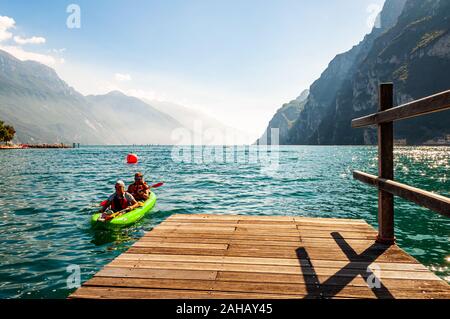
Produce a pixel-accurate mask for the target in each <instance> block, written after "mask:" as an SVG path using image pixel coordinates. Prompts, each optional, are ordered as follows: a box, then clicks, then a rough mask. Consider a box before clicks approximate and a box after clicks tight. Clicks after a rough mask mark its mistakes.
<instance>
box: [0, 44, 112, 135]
mask: <svg viewBox="0 0 450 319" xmlns="http://www.w3.org/2000/svg"><path fill="white" fill-rule="evenodd" d="M0 119H2V120H4V121H5V122H6V123H9V124H13V125H14V127H15V129H16V131H17V133H16V141H20V142H24V143H60V142H65V143H70V142H76V141H82V142H83V143H88V144H98V143H115V142H116V141H115V140H114V139H113V138H111V137H110V134H109V130H108V129H107V128H105V127H104V126H103V125H102V123H101V120H100V119H99V118H97V117H96V116H94V115H93V114H92V112H91V111H90V107H89V104H88V103H87V102H86V100H85V98H84V97H83V96H82V95H81V94H79V93H78V92H76V91H75V90H74V89H72V88H70V87H69V86H68V85H67V84H66V83H65V82H64V81H62V80H61V79H60V78H59V77H58V75H57V74H56V72H55V71H54V70H53V69H51V68H49V67H47V66H44V65H42V64H39V63H37V62H32V61H20V60H18V59H16V58H15V57H13V56H12V55H10V54H8V53H6V52H4V51H1V50H0Z"/></svg>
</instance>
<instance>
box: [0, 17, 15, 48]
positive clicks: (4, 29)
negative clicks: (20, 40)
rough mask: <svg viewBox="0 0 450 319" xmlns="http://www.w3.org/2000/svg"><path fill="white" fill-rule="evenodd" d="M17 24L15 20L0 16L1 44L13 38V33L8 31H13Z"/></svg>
mask: <svg viewBox="0 0 450 319" xmlns="http://www.w3.org/2000/svg"><path fill="white" fill-rule="evenodd" d="M15 24H16V21H14V19H13V18H10V17H7V16H0V42H1V41H5V40H9V39H11V38H12V33H11V32H8V30H9V29H13V28H14V27H15Z"/></svg>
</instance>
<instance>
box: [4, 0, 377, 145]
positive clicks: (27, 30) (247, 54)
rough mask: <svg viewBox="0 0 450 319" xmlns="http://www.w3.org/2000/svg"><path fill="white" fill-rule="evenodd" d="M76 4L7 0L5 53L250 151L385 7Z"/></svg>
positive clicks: (263, 2) (259, 2) (163, 0)
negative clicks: (203, 120) (191, 120)
mask: <svg viewBox="0 0 450 319" xmlns="http://www.w3.org/2000/svg"><path fill="white" fill-rule="evenodd" d="M72 1H73V2H70V1H64V0H59V1H55V0H35V1H29V0H14V1H11V0H0V49H3V50H6V51H8V52H10V53H12V54H13V55H15V56H16V57H18V58H19V59H22V60H25V59H31V60H37V61H39V62H42V63H45V64H47V65H49V66H51V67H52V68H54V69H55V70H56V71H57V73H58V74H59V76H60V77H61V78H62V79H63V80H64V81H66V82H67V83H68V84H69V85H70V86H73V87H74V88H75V89H76V90H78V91H79V92H81V93H83V94H85V95H88V94H105V93H107V92H109V91H112V90H120V91H122V92H124V93H126V94H129V95H133V96H136V97H140V98H146V99H149V100H152V99H157V100H161V101H169V102H174V103H177V104H181V105H184V106H187V107H190V108H194V109H197V110H201V111H203V112H205V113H207V114H209V115H212V116H214V117H215V118H217V119H219V120H221V121H222V122H223V123H225V124H227V125H230V126H232V127H235V128H237V129H239V130H241V131H243V132H245V133H247V134H248V136H249V141H251V140H254V139H255V138H256V137H258V136H260V135H261V134H262V133H263V131H264V129H265V128H266V127H267V124H268V122H269V120H270V119H271V118H272V116H273V115H274V113H275V112H276V110H277V109H279V108H280V107H281V106H282V105H283V104H284V103H286V102H289V101H290V100H292V99H295V98H296V97H297V96H298V95H300V93H301V92H302V91H303V90H304V89H307V88H309V86H310V85H311V84H312V83H313V82H314V81H315V80H316V79H318V78H319V76H320V74H321V73H322V72H323V71H324V70H325V68H326V67H327V65H328V63H329V62H330V61H331V60H332V59H333V58H334V57H335V56H336V55H337V54H339V53H343V52H345V51H347V50H349V49H350V48H351V47H352V46H354V45H356V44H357V43H358V42H360V41H361V40H362V39H363V37H364V35H365V34H367V33H369V32H370V31H371V29H372V26H373V23H374V21H375V17H376V14H377V13H378V12H379V11H380V10H381V8H382V5H383V3H384V0H315V1H313V0H220V1H219V0H132V1H130V0H128V1H126V0H72ZM73 4H75V5H76V6H73ZM71 5H72V6H71ZM78 9H79V11H78ZM78 12H79V15H78ZM78 18H79V19H78Z"/></svg>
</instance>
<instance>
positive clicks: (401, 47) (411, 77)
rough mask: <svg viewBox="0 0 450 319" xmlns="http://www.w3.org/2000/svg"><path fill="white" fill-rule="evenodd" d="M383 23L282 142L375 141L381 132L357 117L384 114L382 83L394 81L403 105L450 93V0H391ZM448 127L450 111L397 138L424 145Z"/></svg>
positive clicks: (401, 130) (405, 126)
mask: <svg viewBox="0 0 450 319" xmlns="http://www.w3.org/2000/svg"><path fill="white" fill-rule="evenodd" d="M380 22H381V25H380V27H379V28H377V27H375V28H374V29H373V30H372V32H371V33H370V34H368V35H367V36H365V38H364V39H363V41H361V42H360V43H359V44H358V45H356V46H354V47H353V48H352V49H351V50H349V51H348V52H346V53H343V54H340V55H338V56H336V57H335V58H334V59H333V61H331V62H330V64H329V66H328V68H327V69H326V70H325V71H324V72H323V73H322V75H321V76H320V78H319V79H318V80H317V81H315V82H314V83H313V84H312V85H311V88H310V94H309V97H308V99H307V101H306V103H305V105H304V107H303V109H302V111H301V112H300V114H299V115H298V118H297V119H296V120H295V123H294V124H293V125H292V127H290V128H288V133H287V135H288V137H287V138H285V139H282V141H281V142H282V144H293V145H299V144H307V145H336V144H337V145H340V144H373V143H375V141H376V130H374V129H372V128H367V129H352V128H351V120H352V119H353V118H356V117H360V116H363V115H367V114H370V113H373V112H375V111H376V110H377V104H378V101H377V96H378V85H379V83H381V82H394V87H395V104H396V105H400V104H403V103H406V102H408V101H411V100H413V99H418V98H422V97H425V96H428V95H432V94H434V93H437V92H440V91H444V90H448V89H449V88H450V32H449V28H450V1H440V0H426V1H424V0H387V1H386V2H385V4H384V7H383V10H382V12H381V13H380ZM448 123H450V112H444V113H440V114H431V115H428V116H425V117H421V118H415V119H410V120H406V121H401V122H398V123H396V124H395V136H396V138H398V139H406V140H407V142H408V144H421V143H424V142H425V141H427V140H429V139H432V138H435V137H439V136H444V135H446V134H450V126H449V125H448ZM280 130H281V128H280Z"/></svg>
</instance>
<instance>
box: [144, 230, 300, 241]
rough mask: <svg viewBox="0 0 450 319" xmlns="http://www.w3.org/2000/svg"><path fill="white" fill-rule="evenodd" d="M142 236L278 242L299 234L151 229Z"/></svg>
mask: <svg viewBox="0 0 450 319" xmlns="http://www.w3.org/2000/svg"><path fill="white" fill-rule="evenodd" d="M142 238H145V239H150V238H173V239H177V238H178V239H180V240H182V239H185V240H186V241H188V240H192V239H193V238H194V239H195V238H199V239H205V240H207V239H217V240H226V241H228V240H251V241H260V242H266V241H280V242H296V243H298V242H300V236H278V235H277V236H266V235H265V234H259V235H258V234H236V233H233V234H231V235H230V234H215V233H200V234H199V233H189V232H184V233H177V232H163V231H157V230H152V231H151V232H150V233H147V234H145V235H144V236H143V237H142Z"/></svg>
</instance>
